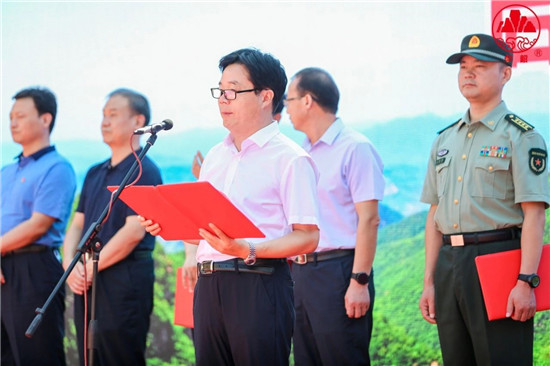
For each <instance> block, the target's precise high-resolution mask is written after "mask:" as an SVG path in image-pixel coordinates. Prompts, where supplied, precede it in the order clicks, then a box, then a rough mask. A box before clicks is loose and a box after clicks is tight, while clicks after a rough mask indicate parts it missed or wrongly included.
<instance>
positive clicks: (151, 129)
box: [134, 119, 174, 135]
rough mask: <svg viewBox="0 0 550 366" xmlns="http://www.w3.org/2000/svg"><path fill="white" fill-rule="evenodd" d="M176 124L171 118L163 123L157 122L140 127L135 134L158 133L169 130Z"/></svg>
mask: <svg viewBox="0 0 550 366" xmlns="http://www.w3.org/2000/svg"><path fill="white" fill-rule="evenodd" d="M173 126H174V122H172V120H171V119H165V120H164V121H162V122H161V123H155V124H154V125H149V126H145V127H142V128H138V129H137V130H135V131H134V135H143V134H144V133H157V132H159V131H162V130H169V129H171V128H172V127H173Z"/></svg>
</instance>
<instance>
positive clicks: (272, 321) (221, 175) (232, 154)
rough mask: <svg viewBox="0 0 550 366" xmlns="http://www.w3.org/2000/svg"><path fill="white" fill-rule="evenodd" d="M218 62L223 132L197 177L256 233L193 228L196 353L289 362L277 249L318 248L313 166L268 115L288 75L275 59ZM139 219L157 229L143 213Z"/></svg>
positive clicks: (248, 55)
mask: <svg viewBox="0 0 550 366" xmlns="http://www.w3.org/2000/svg"><path fill="white" fill-rule="evenodd" d="M219 67H220V70H221V71H222V77H221V80H220V82H219V87H217V88H212V90H211V92H212V96H213V97H214V98H216V99H218V107H219V109H220V114H221V116H222V119H223V125H224V126H225V127H226V128H227V129H228V130H229V134H228V136H227V137H226V138H225V139H224V141H223V142H221V143H219V144H218V145H216V146H214V147H213V148H212V149H211V150H210V151H209V152H208V154H207V155H206V157H205V159H204V162H203V164H202V168H201V172H200V176H199V180H200V181H208V182H210V183H211V184H212V185H214V187H216V188H217V189H218V190H220V191H222V192H223V193H224V194H225V195H227V197H229V199H230V200H231V202H233V204H234V205H235V206H236V207H237V208H239V209H240V210H241V211H242V212H243V213H244V214H245V215H246V216H247V217H248V218H250V220H251V221H252V222H253V223H254V224H255V225H256V226H257V227H258V228H259V229H260V230H261V231H262V232H263V233H264V234H265V238H262V239H258V238H254V239H246V240H245V239H233V238H229V237H227V236H226V235H225V234H224V233H223V232H222V231H221V230H219V229H218V228H217V227H216V226H215V223H213V224H211V225H210V227H208V228H202V229H200V231H199V233H200V235H201V236H202V237H203V238H204V240H201V241H200V244H199V247H198V250H197V261H198V272H199V279H198V281H197V285H196V287H195V299H194V321H195V334H194V341H195V354H196V362H197V365H199V366H201V365H288V363H289V355H290V344H291V337H292V332H293V328H294V304H293V282H292V278H291V277H290V270H289V267H288V264H287V262H286V259H285V258H286V257H291V256H294V255H298V254H300V253H308V252H312V251H314V250H315V248H316V247H317V243H318V240H319V229H318V226H317V225H318V204H317V192H316V181H317V174H316V168H315V165H314V163H313V161H312V159H311V157H310V156H309V155H307V153H306V152H305V151H304V150H303V149H302V148H300V147H299V146H298V145H296V144H295V143H294V142H292V141H291V140H290V139H288V138H287V137H285V136H284V135H282V134H281V133H280V132H279V128H278V125H277V122H274V121H273V116H272V113H273V110H274V108H275V106H277V105H278V103H280V101H281V99H282V98H283V95H284V91H285V87H286V82H287V78H286V75H285V72H284V69H283V67H282V66H281V64H280V62H279V61H278V60H277V59H275V58H274V57H273V56H271V55H269V54H265V53H262V52H260V51H258V50H256V49H241V50H238V51H235V52H232V53H230V54H228V55H226V56H224V57H223V58H222V59H221V60H220V64H219ZM143 225H144V226H146V230H147V231H148V232H151V233H152V234H155V235H156V234H158V233H159V232H160V228H159V226H158V224H156V223H152V222H151V221H150V220H145V221H143Z"/></svg>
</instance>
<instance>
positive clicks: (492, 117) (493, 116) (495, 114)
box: [458, 101, 508, 131]
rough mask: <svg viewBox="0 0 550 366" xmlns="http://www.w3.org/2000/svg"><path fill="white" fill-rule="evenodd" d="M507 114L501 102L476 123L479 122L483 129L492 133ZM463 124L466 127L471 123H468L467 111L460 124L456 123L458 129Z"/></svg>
mask: <svg viewBox="0 0 550 366" xmlns="http://www.w3.org/2000/svg"><path fill="white" fill-rule="evenodd" d="M507 112H508V107H506V103H504V101H501V102H500V103H499V104H498V105H497V106H496V107H495V108H493V110H492V111H490V112H489V113H487V115H486V116H485V117H483V118H482V119H481V120H480V121H478V122H481V123H482V124H483V125H484V126H485V127H487V128H489V129H490V130H492V131H493V130H494V129H495V128H496V126H497V124H498V122H499V121H500V120H501V119H502V118H503V117H504V115H505V114H506V113H507ZM476 122H477V121H476ZM464 123H466V124H468V125H470V124H471V123H472V122H471V121H470V110H469V109H468V110H467V111H466V113H464V116H462V119H461V120H460V122H458V128H460V127H462V125H463V124H464Z"/></svg>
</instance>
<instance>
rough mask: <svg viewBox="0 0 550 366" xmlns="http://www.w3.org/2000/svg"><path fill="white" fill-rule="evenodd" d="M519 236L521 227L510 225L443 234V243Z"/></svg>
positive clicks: (481, 241) (510, 238)
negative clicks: (507, 226)
mask: <svg viewBox="0 0 550 366" xmlns="http://www.w3.org/2000/svg"><path fill="white" fill-rule="evenodd" d="M519 238H521V228H519V227H510V228H506V229H498V230H489V231H478V232H475V233H461V234H445V235H443V244H445V245H452V246H455V247H456V246H464V245H470V244H482V243H490V242H494V241H503V240H513V239H519Z"/></svg>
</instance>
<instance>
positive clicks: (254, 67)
mask: <svg viewBox="0 0 550 366" xmlns="http://www.w3.org/2000/svg"><path fill="white" fill-rule="evenodd" d="M232 64H240V65H243V66H244V67H245V68H246V69H247V71H248V75H249V77H250V81H251V82H252V84H254V88H255V89H259V90H262V89H271V90H273V93H274V96H273V101H272V103H273V107H272V111H271V112H272V114H275V113H276V112H275V110H276V109H277V108H278V107H279V105H280V106H281V109H282V107H283V103H282V99H283V95H284V93H285V89H286V83H287V77H286V74H285V69H284V67H283V65H281V63H280V62H279V60H277V59H276V58H275V57H273V56H272V55H270V54H269V53H263V52H261V51H260V50H258V49H255V48H243V49H240V50H238V51H234V52H231V53H230V54H228V55H225V56H223V57H222V58H221V59H220V64H219V67H220V70H221V71H222V72H223V70H225V68H226V67H227V66H229V65H232Z"/></svg>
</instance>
